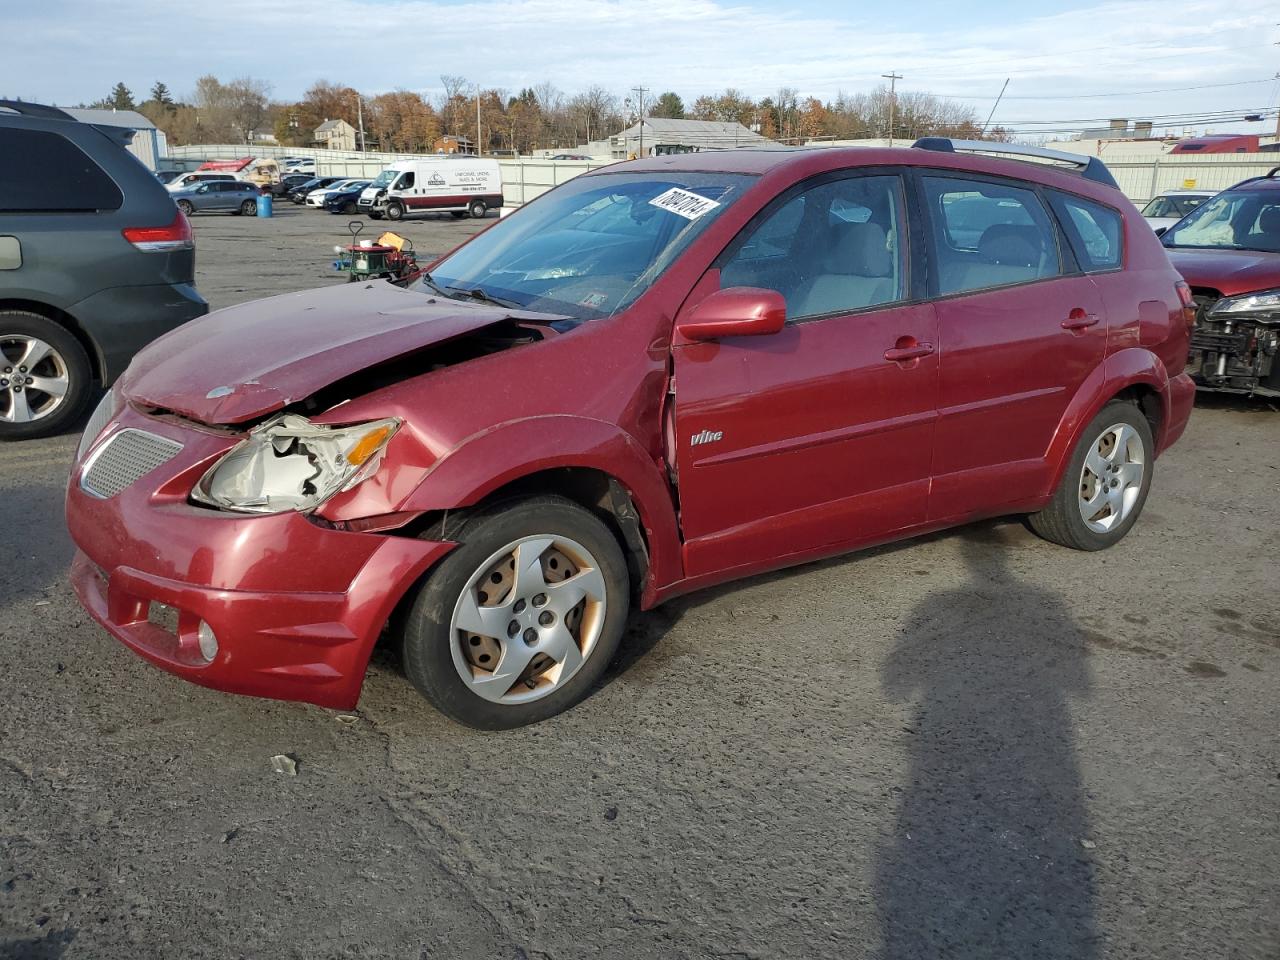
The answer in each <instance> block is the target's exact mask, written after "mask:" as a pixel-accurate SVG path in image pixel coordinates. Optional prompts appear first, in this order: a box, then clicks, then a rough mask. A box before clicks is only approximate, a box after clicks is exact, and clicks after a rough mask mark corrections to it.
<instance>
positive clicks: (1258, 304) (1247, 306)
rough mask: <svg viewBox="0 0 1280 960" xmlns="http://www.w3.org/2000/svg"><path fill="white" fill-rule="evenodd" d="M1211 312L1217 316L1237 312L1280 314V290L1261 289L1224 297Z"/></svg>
mask: <svg viewBox="0 0 1280 960" xmlns="http://www.w3.org/2000/svg"><path fill="white" fill-rule="evenodd" d="M1209 312H1210V314H1211V315H1213V316H1215V317H1217V316H1221V315H1223V314H1236V313H1264V314H1265V313H1272V314H1280V290H1259V291H1258V292H1257V293H1244V294H1241V295H1240V296H1238V297H1223V298H1222V299H1221V300H1219V301H1218V302H1217V303H1215V304H1214V305H1213V307H1212V309H1210V311H1209Z"/></svg>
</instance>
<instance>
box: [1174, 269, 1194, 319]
mask: <svg viewBox="0 0 1280 960" xmlns="http://www.w3.org/2000/svg"><path fill="white" fill-rule="evenodd" d="M1177 288H1178V299H1179V300H1181V301H1182V321H1183V323H1185V324H1186V325H1187V329H1188V330H1190V329H1191V328H1192V327H1194V326H1195V325H1196V298H1195V297H1193V296H1192V295H1191V286H1190V285H1189V284H1188V283H1187V281H1185V280H1179V281H1178V283H1177Z"/></svg>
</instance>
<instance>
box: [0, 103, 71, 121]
mask: <svg viewBox="0 0 1280 960" xmlns="http://www.w3.org/2000/svg"><path fill="white" fill-rule="evenodd" d="M0 110H12V111H13V112H14V113H18V114H21V115H22V116H24V117H44V118H45V119H46V120H74V119H75V117H73V116H71V114H69V113H67V112H66V111H64V110H59V109H58V108H57V107H47V106H45V105H44V104H43V103H28V102H27V101H26V100H0Z"/></svg>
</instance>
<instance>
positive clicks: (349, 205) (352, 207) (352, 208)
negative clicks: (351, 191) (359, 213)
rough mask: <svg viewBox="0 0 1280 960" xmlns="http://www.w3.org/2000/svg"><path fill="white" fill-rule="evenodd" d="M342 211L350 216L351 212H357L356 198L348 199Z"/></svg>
mask: <svg viewBox="0 0 1280 960" xmlns="http://www.w3.org/2000/svg"><path fill="white" fill-rule="evenodd" d="M342 212H343V213H345V214H346V215H347V216H350V215H351V214H353V213H355V212H356V202H355V201H354V200H348V201H347V202H346V203H344V204H343V205H342Z"/></svg>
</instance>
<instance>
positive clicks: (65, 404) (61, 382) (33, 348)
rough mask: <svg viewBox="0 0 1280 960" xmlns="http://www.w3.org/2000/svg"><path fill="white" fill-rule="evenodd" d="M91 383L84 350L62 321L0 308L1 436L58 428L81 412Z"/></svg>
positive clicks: (24, 435)
mask: <svg viewBox="0 0 1280 960" xmlns="http://www.w3.org/2000/svg"><path fill="white" fill-rule="evenodd" d="M92 388H93V368H92V367H91V366H90V365H89V356H88V354H86V353H85V351H84V347H82V346H80V341H78V340H77V339H76V338H75V337H74V336H72V335H71V334H70V333H69V332H68V331H67V330H66V328H65V327H62V326H60V325H58V324H56V323H54V322H53V321H52V320H49V319H47V318H45V317H42V316H40V315H39V314H35V313H28V312H27V311H25V310H4V311H0V440H25V439H28V438H30V437H45V436H49V435H51V434H55V433H58V432H60V431H61V430H63V429H65V428H66V427H68V426H69V425H70V424H72V423H73V422H74V421H75V420H76V418H77V417H79V416H80V414H81V413H83V412H84V408H85V406H86V405H87V404H88V402H89V397H90V392H91V390H92Z"/></svg>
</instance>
